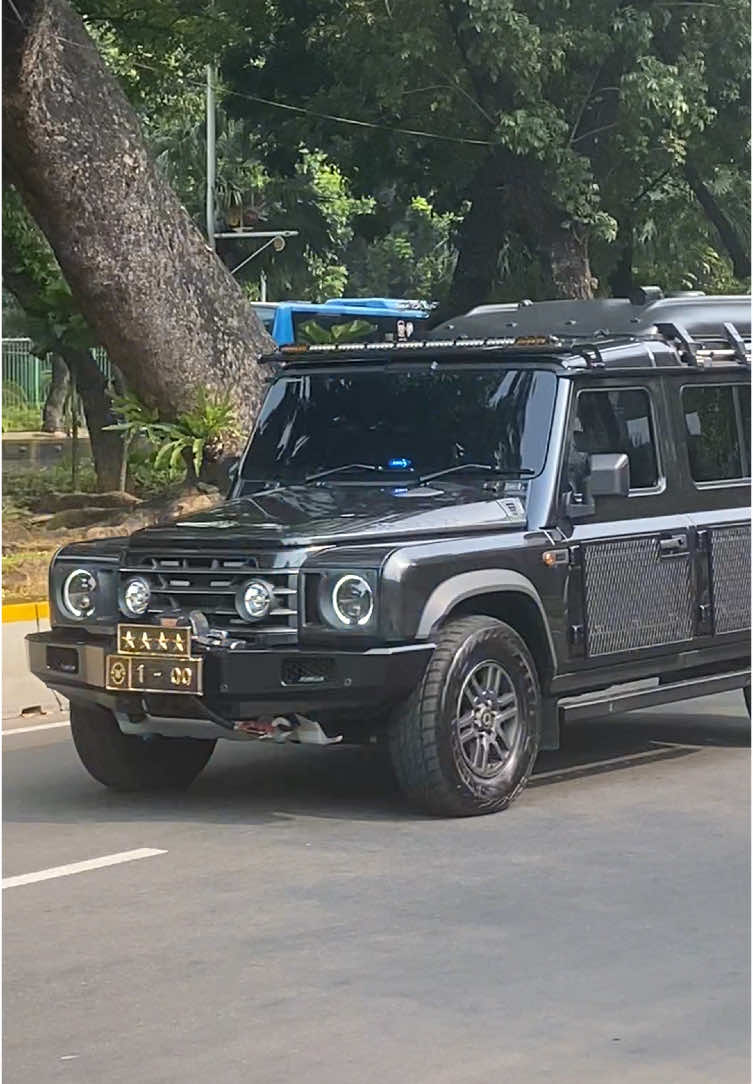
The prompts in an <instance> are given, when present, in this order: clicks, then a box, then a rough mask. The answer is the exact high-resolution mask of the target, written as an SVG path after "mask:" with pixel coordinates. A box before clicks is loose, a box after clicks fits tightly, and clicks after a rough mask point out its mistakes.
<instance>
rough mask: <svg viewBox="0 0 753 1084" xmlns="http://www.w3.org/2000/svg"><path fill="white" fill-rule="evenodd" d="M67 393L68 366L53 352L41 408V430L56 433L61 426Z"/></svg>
mask: <svg viewBox="0 0 753 1084" xmlns="http://www.w3.org/2000/svg"><path fill="white" fill-rule="evenodd" d="M67 394H68V366H67V365H66V364H65V362H64V361H63V359H62V358H61V357H58V355H57V354H55V355H54V356H53V358H52V381H51V382H50V390H49V391H48V392H47V399H46V400H45V404H44V409H43V410H42V432H43V433H57V432H59V431H60V430H61V429H62V428H63V410H64V408H65V398H66V396H67Z"/></svg>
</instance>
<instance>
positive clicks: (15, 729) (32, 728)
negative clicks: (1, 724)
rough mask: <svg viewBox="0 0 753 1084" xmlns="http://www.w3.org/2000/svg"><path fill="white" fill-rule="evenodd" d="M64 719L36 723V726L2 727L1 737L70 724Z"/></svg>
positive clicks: (53, 728) (31, 732)
mask: <svg viewBox="0 0 753 1084" xmlns="http://www.w3.org/2000/svg"><path fill="white" fill-rule="evenodd" d="M70 725H71V724H70V723H69V722H68V721H67V720H66V721H65V722H64V723H38V724H37V725H36V726H11V727H8V729H7V730H6V729H5V728H4V729H3V737H4V738H10V737H12V736H13V735H14V734H33V733H34V731H35V730H55V729H56V727H59V726H70Z"/></svg>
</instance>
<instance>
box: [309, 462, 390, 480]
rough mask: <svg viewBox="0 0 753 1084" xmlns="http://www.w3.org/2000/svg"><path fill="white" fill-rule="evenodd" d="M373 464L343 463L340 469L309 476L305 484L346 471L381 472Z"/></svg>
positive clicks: (331, 469)
mask: <svg viewBox="0 0 753 1084" xmlns="http://www.w3.org/2000/svg"><path fill="white" fill-rule="evenodd" d="M380 469H381V468H380V467H375V466H374V464H373V463H342V464H341V465H340V466H339V467H330V468H329V470H320V471H317V472H316V474H307V475H306V477H305V478H304V481H305V482H316V481H318V479H319V478H327V477H328V476H329V475H330V474H339V473H340V471H344V470H380Z"/></svg>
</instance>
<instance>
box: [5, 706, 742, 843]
mask: <svg viewBox="0 0 753 1084" xmlns="http://www.w3.org/2000/svg"><path fill="white" fill-rule="evenodd" d="M725 706H726V705H725ZM743 710H744V709H743ZM562 739H563V740H562V747H561V749H560V750H558V751H557V752H550V753H542V754H541V756H540V757H539V760H538V762H537V765H536V769H535V771H534V774H533V776H532V779H531V781H530V783H529V786H532V787H541V786H551V785H555V784H558V783H562V782H564V781H567V780H572V779H574V778H582V779H583V780H584V785H587V780H588V777H590V776H596V775H601V774H603V773H605V772H613V771H619V770H621V769H625V768H632V769H634V770H636V771H641V770H642V769H648V768H649V767H650V765H651V764H654V763H656V762H657V761H664V760H674V759H681V758H684V757H688V756H694V755H697V754H699V753H701V752H702V751H703V750H704V749H708V748H713V747H717V748H723V747H727V748H729V747H740V748H742V747H745V746H748V745H749V744H750V723H749V720H748V718H747V716H746V715H744V714H743V713H742V712H741V713H740V715H737V714H734V715H733V714H722V713H721V712H719V713H718V714H716V715H714V714H709V713H707V712H700V711H698V708H696V709H695V710H692V709H691V710H690V711H688V712H687V713H686V714H683V713H681V712H680V711H679V710H678V709H677V708H675V709H673V710H672V712H671V713H669V712H667V711H664V712H654V713H651V714H649V713H645V712H644V713H638V714H633V715H623V716H621V717H618V718H616V719H613V720H611V721H603V722H588V723H579V724H572V725H570V726H568V727H567V729H566V730H565V731H564V732H563V735H562ZM25 753H26V757H25V760H26V764H25V767H24V770H23V771H19V770H18V769H17V768H14V765H17V764H18V762H19V760H20V754H21V750H18V751H14V752H13V753H11V754H10V755H7V754H6V757H5V785H4V801H3V805H4V820H5V822H6V823H8V822H24V821H34V822H40V821H42V822H45V821H46V822H56V823H76V822H83V821H87V820H91V821H94V822H100V823H101V822H103V821H110V822H111V821H120V822H123V821H125V822H127V821H131V820H134V821H135V820H147V821H152V822H153V821H160V820H170V821H173V822H181V821H184V822H196V823H203V822H205V823H225V824H269V823H277V824H279V823H280V822H281V821H284V820H286V819H287V818H288V817H292V816H309V817H310V816H313V817H324V818H330V817H333V818H338V819H341V820H388V821H403V820H408V819H411V820H415V819H416V818H417V817H419V816H420V815H418V814H416V813H413V812H412V811H411V810H409V809H408V808H407V807H406V806H405V804H404V802H403V800H402V797H401V796H400V794H399V792H398V789H397V786H396V783H395V781H394V778H393V776H392V773H391V770H390V767H389V763H388V761H387V758H386V756H385V755H384V753H383V752H382V751H381V750H378V749H376V748H375V747H373V746H372V747H362V748H359V747H349V746H333V747H330V748H327V749H321V748H310V747H308V748H306V747H304V748H300V747H294V748H291V747H281V746H272V745H266V744H264V743H256V742H254V743H249V744H248V745H238V744H236V743H222V742H220V743H218V746H217V750H216V752H215V754H214V757H213V759H212V761H211V762H210V764H209V767H208V768H207V769H206V771H205V773H204V774H203V775H202V776H200V778H199V779H198V780H197V781H196V783H195V784H194V785H193V787H192V788H191V789H190V790H189V791H187V792H186V793H185V794H178V795H176V794H171V795H120V794H117V793H114V792H111V791H107V790H105V789H103V788H101V787H99V786H98V784H96V783H94V781H93V780H91V779H89V777H88V776H87V775H86V774H85V773H84V770H83V768H81V767H80V766H79V765H78V763H77V761H76V760H75V754H74V752H73V748H72V745H71V744H70V743H68V742H66V743H59V744H56V745H54V746H47V747H46V748H45V749H27V750H26V751H25ZM678 770H680V771H681V770H682V768H681V766H680V765H678Z"/></svg>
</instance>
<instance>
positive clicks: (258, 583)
mask: <svg viewBox="0 0 753 1084" xmlns="http://www.w3.org/2000/svg"><path fill="white" fill-rule="evenodd" d="M273 602H274V593H273V591H272V588H271V587H270V585H269V584H268V583H265V582H264V580H249V581H248V582H247V583H244V584H243V586H242V587H241V588H240V590H239V591H238V594H237V595H236V597H235V608H236V610H237V611H238V613H239V614H240V615H241V617H243V618H245V619H246V621H261V620H262V618H264V617H266V616H267V614H268V613H269V611H270V610H271V609H272V603H273Z"/></svg>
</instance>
